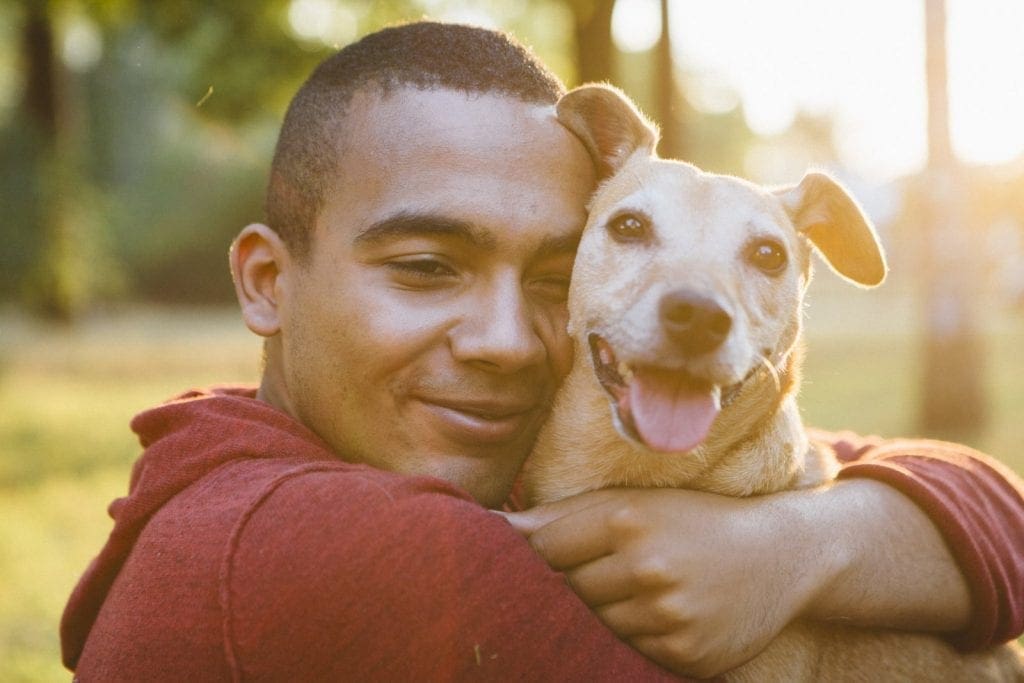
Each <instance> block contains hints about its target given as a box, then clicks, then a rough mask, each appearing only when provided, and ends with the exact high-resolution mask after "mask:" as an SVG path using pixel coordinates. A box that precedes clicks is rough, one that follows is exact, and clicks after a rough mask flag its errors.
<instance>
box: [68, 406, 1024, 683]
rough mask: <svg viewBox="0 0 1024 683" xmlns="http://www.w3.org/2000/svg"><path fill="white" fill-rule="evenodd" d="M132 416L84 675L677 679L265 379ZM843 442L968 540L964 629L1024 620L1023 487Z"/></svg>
mask: <svg viewBox="0 0 1024 683" xmlns="http://www.w3.org/2000/svg"><path fill="white" fill-rule="evenodd" d="M132 428H133V429H134V430H135V431H136V432H137V433H138V434H139V437H140V440H141V442H142V444H143V446H144V447H145V448H146V451H145V453H144V454H143V457H142V458H141V459H140V460H139V462H138V463H137V464H136V466H135V468H134V470H133V473H132V482H131V489H130V492H129V495H128V496H127V497H126V498H121V499H119V500H117V501H115V502H114V503H113V504H112V505H111V507H110V513H111V516H112V517H113V518H114V520H115V525H114V530H113V531H112V532H111V535H110V538H109V540H108V542H107V544H106V546H105V547H104V548H103V550H102V551H101V553H100V555H99V556H98V557H97V558H96V560H94V561H93V563H92V564H91V565H90V567H89V568H88V570H87V571H86V573H85V575H84V576H83V577H82V579H81V581H80V582H79V584H78V586H77V587H76V589H75V591H74V592H73V594H72V596H71V598H70V600H69V602H68V605H67V608H66V610H65V613H64V618H63V620H62V623H61V639H62V647H63V655H64V662H65V664H66V665H67V666H68V667H69V668H74V669H76V673H77V677H78V678H79V679H80V680H83V681H92V680H96V681H117V680H168V679H173V680H190V681H203V680H226V679H233V680H241V679H269V680H273V679H289V680H322V679H345V680H452V679H464V678H474V679H483V680H587V681H591V680H594V681H597V680H638V679H639V680H659V679H670V678H671V677H670V675H669V674H668V673H666V672H665V671H664V670H662V669H660V668H658V667H657V666H656V665H654V664H652V663H651V662H649V661H648V660H646V659H645V658H643V657H642V656H641V655H639V654H638V653H636V652H634V651H633V650H632V649H631V648H629V647H628V646H626V645H625V644H623V643H622V642H620V641H619V640H618V639H616V638H615V637H614V636H613V635H612V634H611V632H610V631H608V630H607V629H606V628H605V627H604V626H603V625H601V624H600V622H599V621H598V620H597V619H596V618H595V617H594V616H593V615H592V614H591V613H590V611H589V610H587V609H586V607H585V606H584V605H583V604H582V603H581V602H580V601H579V600H578V599H577V598H576V597H575V595H574V594H573V593H572V591H571V590H570V589H569V588H568V587H567V586H566V585H565V583H564V581H563V580H562V579H561V577H560V576H559V575H558V574H556V573H554V572H552V571H551V570H550V569H548V567H547V566H546V565H545V564H544V563H543V562H542V561H541V560H540V559H539V558H538V557H537V556H536V555H535V554H534V553H533V552H532V550H531V549H530V548H529V546H528V544H527V543H526V542H525V541H524V540H523V539H522V538H520V536H519V535H518V534H516V533H515V532H514V531H513V530H512V528H511V527H510V526H509V525H508V524H507V523H506V522H505V521H504V520H503V519H501V518H500V517H498V516H497V515H494V514H492V513H490V512H488V511H486V510H484V509H483V508H481V507H480V506H479V505H477V504H476V503H474V502H473V501H472V500H471V499H470V498H469V496H468V495H467V494H465V493H464V492H463V491H461V490H460V489H458V488H456V487H454V486H452V485H451V484H448V483H446V482H444V481H440V480H437V479H432V478H427V477H406V476H400V475H396V474H392V473H388V472H382V471H379V470H375V469H372V468H369V467H365V466H361V465H352V464H348V463H345V462H343V461H340V460H338V459H337V458H336V457H334V455H333V454H332V453H331V452H330V451H329V450H328V448H327V447H326V445H325V444H324V443H323V442H321V441H320V440H319V439H318V438H317V437H316V436H315V435H314V434H312V433H311V432H310V431H309V430H307V429H306V428H305V427H303V426H302V425H300V424H298V423H296V422H295V421H293V420H292V419H291V418H289V417H288V416H286V415H285V414H283V413H280V412H278V411H276V410H274V409H273V408H271V407H269V406H268V405H266V404H264V403H261V402H259V401H257V400H255V399H254V394H253V391H252V390H251V389H239V388H234V389H232V388H224V389H218V390H215V391H213V392H212V393H201V392H194V393H191V394H187V395H185V396H183V397H181V398H180V399H178V400H176V401H173V402H171V403H168V404H165V405H163V406H160V407H158V408H155V409H153V410H150V411H147V412H145V413H142V414H141V415H139V416H138V417H136V419H135V420H134V421H133V423H132ZM832 440H833V442H834V443H835V444H836V447H837V450H838V451H839V452H840V454H841V456H842V457H843V458H844V459H845V460H847V461H848V462H847V464H846V465H845V467H844V469H843V471H842V474H841V476H843V477H855V476H867V477H872V478H876V479H880V480H883V481H886V482H887V483H889V484H891V485H893V486H896V487H897V488H898V489H899V490H901V491H903V492H904V493H905V494H907V495H909V496H910V497H912V498H913V499H914V500H915V501H917V502H918V504H919V505H920V506H921V507H922V509H924V510H925V512H927V513H928V514H929V516H930V517H931V518H932V519H933V520H934V521H935V523H936V524H937V525H938V527H939V528H940V530H941V531H942V532H943V534H944V536H945V538H946V539H947V541H948V542H949V543H950V547H951V548H952V549H953V551H954V553H955V554H956V556H957V559H958V560H959V561H960V563H961V566H962V567H963V568H964V571H965V574H966V575H967V577H968V579H969V581H970V582H971V587H972V591H973V593H974V596H975V602H976V614H975V620H974V623H973V624H972V627H971V629H970V630H969V631H968V632H967V633H965V634H962V637H961V638H960V642H961V644H962V645H964V646H965V647H980V646H985V645H988V644H992V643H995V642H1000V641H1002V640H1005V639H1007V638H1009V637H1013V636H1014V635H1016V634H1019V633H1020V632H1021V630H1022V611H1024V595H1022V586H1024V581H1022V571H1024V547H1022V546H1024V533H1022V530H1024V501H1022V500H1021V494H1020V492H1021V488H1020V484H1019V482H1018V481H1016V480H1015V479H1014V478H1013V477H1012V475H1010V474H1009V473H1008V472H1003V473H1002V476H1000V473H999V466H998V465H997V464H995V463H993V462H991V461H989V460H987V459H985V458H984V457H983V456H980V455H978V454H975V453H973V452H971V451H969V450H968V449H964V448H962V447H957V446H953V445H951V444H939V443H936V442H921V441H917V442H887V443H877V442H865V441H863V440H856V439H854V438H853V437H849V436H836V437H832ZM1015 487H1017V488H1015Z"/></svg>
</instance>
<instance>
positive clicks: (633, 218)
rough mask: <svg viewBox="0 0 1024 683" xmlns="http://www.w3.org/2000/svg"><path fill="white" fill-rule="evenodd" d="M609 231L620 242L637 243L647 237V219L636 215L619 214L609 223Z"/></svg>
mask: <svg viewBox="0 0 1024 683" xmlns="http://www.w3.org/2000/svg"><path fill="white" fill-rule="evenodd" d="M608 229H609V230H610V231H611V233H612V237H614V238H615V239H616V240H618V241H619V242H635V241H638V240H642V239H644V238H645V237H647V219H646V218H644V217H643V216H639V215H637V214H635V213H623V214H619V215H618V216H616V217H615V218H613V219H611V220H610V221H608Z"/></svg>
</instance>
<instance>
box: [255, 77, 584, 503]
mask: <svg viewBox="0 0 1024 683" xmlns="http://www.w3.org/2000/svg"><path fill="white" fill-rule="evenodd" d="M345 127H346V131H347V133H346V137H345V140H344V141H343V143H342V150H341V159H340V164H339V168H340V169H341V170H340V178H339V179H338V180H337V181H336V184H335V186H334V187H333V188H331V189H330V190H329V192H328V195H327V200H326V203H325V205H324V208H323V210H322V211H321V213H320V216H319V218H318V220H317V224H316V229H315V233H314V235H313V240H312V248H311V251H310V256H309V258H308V260H307V261H305V262H301V263H296V262H295V261H294V260H293V261H291V265H290V266H289V267H290V273H288V277H287V278H286V279H285V280H283V282H284V283H285V284H284V286H283V287H282V292H283V296H282V297H281V301H280V312H281V319H280V329H281V332H280V339H279V343H280V347H279V353H280V359H279V360H280V364H281V365H280V371H279V373H278V377H279V378H280V384H282V385H283V386H278V387H276V388H275V391H274V392H273V393H276V394H278V395H279V396H280V400H279V402H280V403H283V404H284V406H282V407H285V409H286V410H289V411H290V412H292V413H293V415H294V416H295V417H297V418H298V419H299V420H300V421H302V422H303V423H305V424H306V425H307V426H309V427H310V428H312V429H313V430H314V431H315V432H316V433H317V434H319V435H320V436H321V437H322V438H323V439H324V440H326V441H327V442H328V443H329V444H330V445H331V446H332V447H333V448H334V449H335V450H336V451H337V452H338V453H339V455H341V457H343V458H344V459H346V460H350V461H355V462H365V463H368V464H371V465H373V466H376V467H379V468H382V469H387V470H392V471H397V472H403V473H409V474H426V475H433V476H437V477H441V478H443V479H447V480H448V481H451V482H453V483H456V484H458V485H460V486H462V487H464V488H466V489H467V490H468V491H469V492H470V493H471V494H473V495H474V496H475V497H476V498H477V499H478V500H479V501H480V502H481V503H483V504H485V505H489V506H495V505H498V504H500V503H501V501H502V500H503V499H504V498H505V496H506V495H507V493H508V490H509V487H510V486H511V483H512V481H513V480H514V477H515V475H516V473H517V472H518V470H519V468H520V466H521V464H522V462H523V460H524V459H525V458H526V456H527V455H528V454H529V452H530V449H531V447H532V446H533V442H534V439H535V437H536V436H537V432H538V430H539V428H540V426H541V424H542V422H543V421H544V419H545V418H546V416H547V414H548V410H549V405H550V401H551V399H552V396H553V394H554V392H555V389H556V387H557V385H558V383H559V382H560V381H561V379H562V378H563V377H564V376H565V374H566V373H567V372H568V370H569V367H570V365H571V362H572V346H571V342H570V340H569V338H568V337H567V335H566V332H565V326H566V306H565V296H566V291H567V287H568V280H569V275H570V271H571V267H572V260H573V255H574V251H575V245H576V243H577V241H578V238H579V234H580V232H581V230H582V227H583V224H584V222H585V218H586V215H585V203H586V200H587V197H588V195H589V193H590V191H591V189H592V186H593V182H594V179H593V171H592V169H591V164H590V161H589V159H588V157H587V155H586V153H585V151H584V149H583V147H582V145H581V144H580V143H579V142H578V141H577V140H576V139H575V138H574V137H573V136H572V135H571V134H570V133H569V132H567V131H566V130H565V129H563V128H562V127H561V126H560V125H559V124H558V123H557V121H556V120H555V118H554V112H553V109H552V108H544V107H539V106H536V105H529V104H525V103H522V102H519V101H517V100H514V99H510V98H507V97H502V96H498V95H474V96H472V97H470V96H467V95H465V94H462V93H458V92H454V91H449V90H417V89H413V88H401V89H398V90H396V91H394V92H393V93H391V94H390V95H388V96H385V97H381V96H379V95H377V94H375V93H367V92H364V93H360V94H358V95H357V96H356V98H355V99H353V101H352V103H351V105H350V108H349V110H348V111H347V112H346V116H345ZM268 362H269V363H273V362H275V359H273V358H272V357H271V358H270V359H269V361H268Z"/></svg>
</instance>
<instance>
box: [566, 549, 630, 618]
mask: <svg viewBox="0 0 1024 683" xmlns="http://www.w3.org/2000/svg"><path fill="white" fill-rule="evenodd" d="M565 577H566V579H568V581H569V585H571V586H572V589H573V590H574V591H576V594H577V595H579V596H580V598H581V599H582V600H583V602H585V603H587V605H588V606H590V607H591V609H593V608H595V607H600V606H602V605H607V604H610V603H613V602H619V601H622V600H626V599H627V598H630V597H632V595H633V592H634V590H633V589H634V583H633V581H632V575H631V573H630V572H629V568H628V567H626V566H625V565H624V564H623V562H622V561H621V560H620V559H619V558H618V556H616V555H605V556H604V557H600V558H598V559H596V560H594V561H593V562H587V563H585V564H581V565H579V566H577V567H576V568H574V569H571V570H569V571H567V572H566V573H565Z"/></svg>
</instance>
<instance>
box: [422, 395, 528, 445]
mask: <svg viewBox="0 0 1024 683" xmlns="http://www.w3.org/2000/svg"><path fill="white" fill-rule="evenodd" d="M419 401H420V402H421V403H422V404H423V405H424V406H425V407H426V408H427V409H428V410H429V411H430V412H431V413H432V414H433V415H434V417H435V418H437V419H438V420H439V421H440V422H441V425H442V428H443V429H444V430H445V431H446V432H448V433H449V434H450V435H451V436H453V437H454V438H456V439H459V440H467V441H473V442H475V443H480V444H483V443H497V442H503V441H510V440H513V439H516V438H518V437H519V436H520V435H522V434H523V433H524V431H525V430H526V429H527V428H528V427H529V426H530V424H531V423H532V422H533V421H534V420H535V418H536V415H537V410H538V408H539V406H538V404H537V403H535V402H534V403H523V402H519V401H514V402H511V401H510V402H503V401H494V400H483V401H472V400H470V401H467V400H448V399H438V398H420V399H419Z"/></svg>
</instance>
